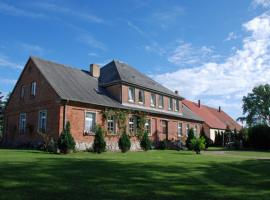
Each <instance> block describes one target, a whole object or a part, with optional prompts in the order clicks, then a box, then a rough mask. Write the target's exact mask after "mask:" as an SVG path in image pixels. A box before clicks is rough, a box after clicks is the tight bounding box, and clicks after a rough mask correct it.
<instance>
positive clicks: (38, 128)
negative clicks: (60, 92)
mask: <svg viewBox="0 0 270 200" xmlns="http://www.w3.org/2000/svg"><path fill="white" fill-rule="evenodd" d="M41 112H45V113H46V123H45V131H44V132H42V131H39V130H40V127H39V126H40V123H39V122H40V118H39V117H40V113H41ZM47 122H48V111H47V110H46V109H44V110H39V111H38V126H37V132H38V133H46V132H47Z"/></svg>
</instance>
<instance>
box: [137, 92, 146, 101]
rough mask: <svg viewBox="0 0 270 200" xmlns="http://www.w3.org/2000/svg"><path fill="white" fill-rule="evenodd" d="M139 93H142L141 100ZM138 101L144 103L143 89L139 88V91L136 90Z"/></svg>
mask: <svg viewBox="0 0 270 200" xmlns="http://www.w3.org/2000/svg"><path fill="white" fill-rule="evenodd" d="M140 93H141V95H142V101H140ZM138 102H139V104H144V102H145V98H144V91H143V90H139V92H138Z"/></svg>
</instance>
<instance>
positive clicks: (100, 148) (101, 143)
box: [93, 126, 106, 153]
mask: <svg viewBox="0 0 270 200" xmlns="http://www.w3.org/2000/svg"><path fill="white" fill-rule="evenodd" d="M93 149H94V152H96V153H102V152H104V151H105V149H106V142H105V140H104V131H103V129H102V128H101V127H100V126H96V130H95V139H94V144H93Z"/></svg>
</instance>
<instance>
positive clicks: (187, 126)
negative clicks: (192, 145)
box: [186, 124, 189, 135]
mask: <svg viewBox="0 0 270 200" xmlns="http://www.w3.org/2000/svg"><path fill="white" fill-rule="evenodd" d="M188 130H189V124H187V125H186V134H187V135H188Z"/></svg>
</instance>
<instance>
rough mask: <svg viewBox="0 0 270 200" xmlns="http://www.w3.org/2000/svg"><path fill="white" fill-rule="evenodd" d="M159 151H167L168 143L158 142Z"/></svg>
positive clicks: (164, 141) (165, 141)
mask: <svg viewBox="0 0 270 200" xmlns="http://www.w3.org/2000/svg"><path fill="white" fill-rule="evenodd" d="M159 149H161V150H165V149H168V143H167V140H166V139H165V140H162V141H160V142H159Z"/></svg>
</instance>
